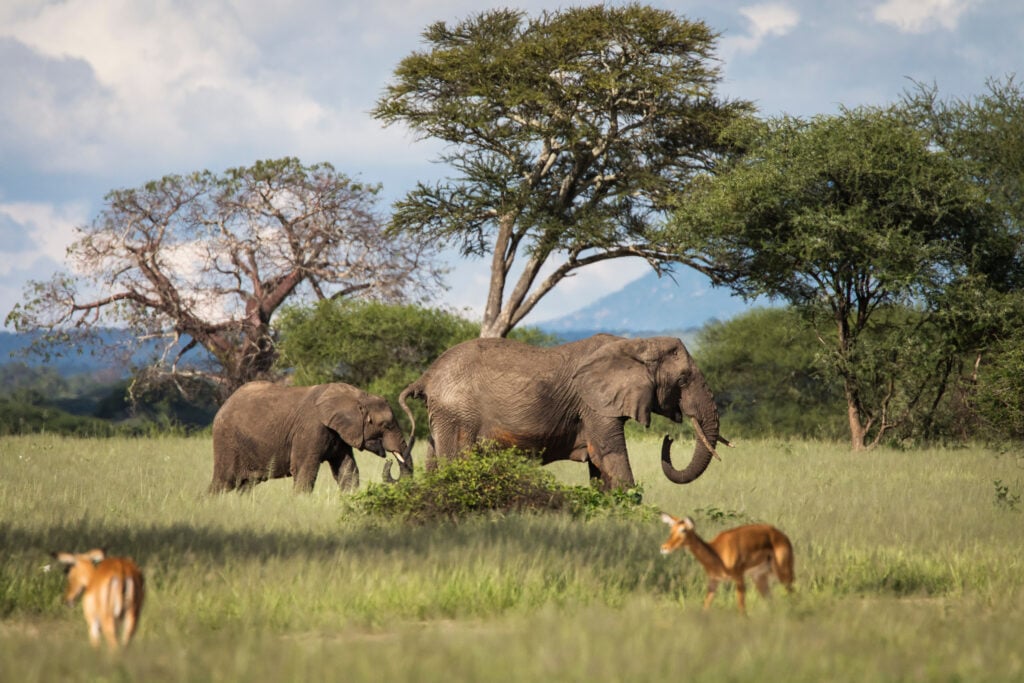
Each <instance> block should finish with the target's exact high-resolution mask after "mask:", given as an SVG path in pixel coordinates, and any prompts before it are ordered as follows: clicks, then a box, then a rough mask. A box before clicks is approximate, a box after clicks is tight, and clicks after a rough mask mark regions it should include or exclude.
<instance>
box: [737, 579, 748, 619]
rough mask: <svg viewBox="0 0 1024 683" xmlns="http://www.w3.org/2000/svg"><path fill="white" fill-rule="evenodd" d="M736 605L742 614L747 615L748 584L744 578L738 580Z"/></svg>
mask: <svg viewBox="0 0 1024 683" xmlns="http://www.w3.org/2000/svg"><path fill="white" fill-rule="evenodd" d="M736 603H737V604H738V605H739V608H740V614H746V613H747V584H746V582H745V581H744V580H743V578H742V577H740V578H739V579H737V580H736Z"/></svg>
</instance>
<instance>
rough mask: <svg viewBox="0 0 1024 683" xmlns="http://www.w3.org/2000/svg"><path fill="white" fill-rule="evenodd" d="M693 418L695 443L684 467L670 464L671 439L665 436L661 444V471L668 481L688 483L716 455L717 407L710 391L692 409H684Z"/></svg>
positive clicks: (704, 468)
mask: <svg viewBox="0 0 1024 683" xmlns="http://www.w3.org/2000/svg"><path fill="white" fill-rule="evenodd" d="M683 412H684V413H685V414H687V415H690V417H691V419H692V420H693V428H694V430H695V431H696V432H697V445H696V447H695V448H694V451H693V457H692V458H690V464H689V465H687V466H686V468H685V469H682V470H677V469H676V468H674V467H673V466H672V454H671V446H672V439H670V438H669V437H668V436H666V437H665V439H664V441H662V444H661V471H662V472H664V473H665V476H666V477H667V478H668V480H669V481H671V482H673V483H675V484H688V483H690V482H691V481H693V480H694V479H696V478H697V477H699V476H700V475H702V474H703V473H704V470H706V469H707V467H708V465H709V464H710V463H711V457H712V456H715V457H718V454H717V453H715V444H716V443H718V438H719V437H718V409H717V408H716V407H715V402H714V399H713V398H711V394H710V392H708V394H707V398H706V400H702V401H700V403H699V406H698V407H697V408H696V409H695V410H692V411H689V410H684V411H683Z"/></svg>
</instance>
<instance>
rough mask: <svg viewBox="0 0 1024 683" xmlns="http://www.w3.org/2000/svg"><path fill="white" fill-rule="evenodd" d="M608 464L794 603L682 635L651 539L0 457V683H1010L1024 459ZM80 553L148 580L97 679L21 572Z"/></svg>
mask: <svg viewBox="0 0 1024 683" xmlns="http://www.w3.org/2000/svg"><path fill="white" fill-rule="evenodd" d="M680 446H682V444H680ZM630 449H631V454H632V456H631V459H632V462H633V465H634V470H635V472H636V475H637V478H638V480H639V481H641V482H642V484H643V487H644V492H645V502H646V503H649V504H652V505H655V506H657V507H659V508H661V509H664V510H666V511H669V512H672V513H674V514H679V515H681V514H689V515H691V516H693V517H694V518H695V520H696V521H697V525H698V529H700V530H701V532H702V533H703V534H704V535H705V536H712V535H713V534H714V533H716V532H717V531H720V530H722V529H724V528H727V527H729V526H734V525H736V524H739V523H742V522H747V521H755V520H756V521H767V522H771V523H773V524H775V525H776V526H779V527H780V528H782V529H783V530H785V531H786V532H787V533H788V534H789V536H790V537H791V538H792V540H793V543H794V546H795V554H796V573H797V583H796V586H797V594H796V595H795V596H793V597H792V598H787V597H786V595H785V593H784V591H781V590H777V591H776V598H775V600H773V601H772V602H771V603H766V602H765V601H763V600H761V599H760V597H759V596H757V595H756V593H752V594H751V595H750V596H749V597H748V606H749V609H750V615H749V617H747V618H743V617H741V616H740V615H739V614H738V613H737V610H736V603H735V595H734V594H733V592H732V591H731V590H728V591H726V590H722V591H719V593H720V595H719V597H718V599H717V601H716V603H715V605H714V606H713V607H712V608H711V610H710V611H709V612H707V613H702V611H701V609H700V604H701V600H702V598H703V593H704V579H703V574H702V573H701V570H700V568H699V566H698V565H697V563H696V561H695V560H694V559H693V558H692V557H691V556H689V555H688V554H676V555H673V556H670V557H668V558H663V557H661V556H660V555H659V553H658V546H659V544H660V543H661V542H662V541H663V540H664V538H665V536H666V535H667V527H665V526H664V525H663V524H661V523H660V522H659V521H657V520H652V521H648V522H642V521H638V520H635V519H622V518H607V517H605V518H597V519H592V520H589V521H579V520H574V519H572V518H570V517H568V516H564V515H508V516H493V517H490V518H487V519H475V520H471V521H469V522H465V523H462V524H458V525H453V524H438V525H420V526H416V525H409V524H403V523H399V522H396V521H391V520H382V519H372V518H364V517H359V516H353V515H352V514H348V515H346V514H344V513H343V509H344V505H343V501H342V496H341V494H340V493H339V492H338V491H337V489H336V487H335V486H334V482H333V481H332V480H331V479H330V477H329V476H328V470H327V469H326V468H324V470H322V471H321V477H320V480H319V481H318V483H317V487H316V490H315V491H314V493H313V494H312V495H309V496H296V495H294V494H293V493H292V491H291V482H290V480H282V481H275V482H269V483H266V484H262V485H260V486H258V487H256V488H255V490H254V491H253V492H252V493H248V494H243V495H236V494H231V495H225V496H220V497H208V496H206V495H205V490H206V486H207V484H208V482H209V478H210V473H211V467H212V455H211V445H210V441H209V439H208V438H171V437H168V438H156V439H140V440H131V439H109V440H107V439H98V440H85V439H82V440H76V439H66V438H60V437H53V436H45V435H44V436H34V437H9V438H3V439H0V548H2V550H3V552H2V554H0V681H19V682H32V681H76V680H81V681H99V680H102V681H128V680H139V681H142V680H145V681H246V683H260V682H261V681H274V682H278V681H291V680H304V679H311V680H317V679H321V680H323V679H326V680H344V681H362V680H373V681H378V680H387V681H413V680H415V681H433V680H444V681H447V682H449V683H451V682H454V681H461V680H467V681H481V680H487V681H538V680H553V681H554V680H557V681H688V682H689V681H725V680H758V681H775V680H778V681H826V680H827V681H866V680H871V681H886V680H891V681H911V680H924V681H931V680H938V681H1006V680H1024V559H1022V558H1024V552H1022V550H1024V543H1022V541H1024V503H1022V502H1021V497H1020V496H1021V493H1022V492H1024V449H1022V450H1020V451H1016V452H1004V453H997V452H995V451H989V450H984V449H980V448H979V449H960V450H957V449H951V450H942V449H938V450H927V451H914V452H899V451H891V450H881V451H877V452H872V453H870V454H866V455H865V454H860V455H854V454H851V453H850V452H848V451H847V450H846V449H845V448H844V447H843V446H841V445H835V444H828V443H812V442H787V441H775V440H766V441H750V442H746V443H742V444H740V445H739V447H738V448H736V449H733V450H727V451H725V452H724V453H723V457H724V458H725V461H724V462H713V463H712V465H711V467H710V469H709V471H708V472H707V473H706V474H705V475H704V476H703V477H702V478H700V479H699V480H697V481H696V482H694V483H693V484H689V485H686V486H676V485H673V484H671V483H669V482H667V481H665V480H664V478H663V477H662V475H661V472H660V469H659V467H658V458H657V455H658V449H659V443H658V442H657V441H656V440H655V439H653V438H651V439H642V440H636V441H633V442H631V443H630ZM685 450H686V449H685V448H679V450H678V451H677V456H676V457H677V464H678V462H679V461H680V460H682V459H683V458H684V457H685ZM359 461H360V468H361V470H362V473H363V481H364V483H365V482H366V481H372V480H376V479H379V470H380V466H379V460H377V459H376V458H374V457H373V456H370V455H368V456H366V457H360V459H359ZM554 469H555V472H556V474H557V476H558V478H559V479H560V480H562V481H564V482H566V483H571V484H583V483H584V479H585V472H586V469H585V467H583V466H582V465H579V464H574V463H559V464H557V465H555V466H554ZM93 546H106V547H107V548H108V549H109V551H110V552H111V553H113V554H127V555H131V556H133V557H134V558H135V559H136V560H137V561H138V562H139V564H140V565H142V567H143V570H144V571H145V573H146V578H147V588H148V596H147V602H146V605H145V608H144V610H143V615H142V621H141V626H140V629H139V634H138V637H137V639H136V641H135V642H134V643H133V645H132V647H130V648H129V649H128V650H127V651H125V652H124V653H122V654H120V655H116V656H112V655H109V654H108V653H106V652H105V651H102V650H101V651H98V652H94V651H93V650H92V649H91V648H90V647H89V645H88V641H87V638H86V629H85V625H84V620H83V619H82V615H81V610H80V608H78V607H76V608H74V609H69V608H67V607H64V606H63V605H62V604H61V602H60V599H59V597H60V593H61V590H62V582H63V575H62V573H61V572H60V571H50V572H45V571H43V567H44V565H47V564H48V563H49V562H50V557H49V551H51V550H57V549H74V550H85V549H88V548H89V547H93Z"/></svg>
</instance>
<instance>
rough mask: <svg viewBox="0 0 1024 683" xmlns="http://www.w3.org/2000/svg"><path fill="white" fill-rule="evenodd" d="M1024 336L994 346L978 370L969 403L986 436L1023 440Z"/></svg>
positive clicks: (1013, 337)
mask: <svg viewBox="0 0 1024 683" xmlns="http://www.w3.org/2000/svg"><path fill="white" fill-rule="evenodd" d="M1022 337H1024V335H1021V334H1019V333H1018V334H1016V335H1014V336H1012V337H1010V338H1008V339H1006V340H1004V341H1002V342H998V343H996V344H994V345H993V348H992V349H991V350H990V353H989V354H988V355H986V356H985V358H983V359H982V362H981V363H980V365H979V367H978V375H977V381H976V383H974V385H973V386H972V387H971V392H970V395H969V399H968V400H969V402H970V404H971V407H972V408H973V410H974V412H975V414H976V416H977V417H978V419H979V420H980V421H981V425H982V428H983V430H984V432H983V433H984V434H985V435H987V436H990V437H993V438H999V439H1006V438H1009V439H1014V440H1018V439H1021V438H1024V338H1022Z"/></svg>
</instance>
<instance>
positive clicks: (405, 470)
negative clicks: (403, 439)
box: [398, 434, 416, 477]
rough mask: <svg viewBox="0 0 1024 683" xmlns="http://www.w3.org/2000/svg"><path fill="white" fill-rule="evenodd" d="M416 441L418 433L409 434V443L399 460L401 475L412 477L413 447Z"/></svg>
mask: <svg viewBox="0 0 1024 683" xmlns="http://www.w3.org/2000/svg"><path fill="white" fill-rule="evenodd" d="M415 443H416V435H415V434H410V435H409V444H408V445H407V446H406V447H405V450H403V451H402V457H401V459H399V461H398V471H399V472H400V474H399V477H411V476H412V447H413V444H415Z"/></svg>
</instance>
